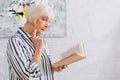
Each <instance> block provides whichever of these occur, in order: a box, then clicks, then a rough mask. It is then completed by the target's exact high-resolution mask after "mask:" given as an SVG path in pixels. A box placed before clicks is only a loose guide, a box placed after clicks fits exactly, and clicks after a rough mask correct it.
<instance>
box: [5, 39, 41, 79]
mask: <svg viewBox="0 0 120 80" xmlns="http://www.w3.org/2000/svg"><path fill="white" fill-rule="evenodd" d="M7 52H8V57H9V60H10V63H11V66H12V67H13V69H14V71H15V72H16V74H17V75H18V76H20V77H22V78H25V79H30V78H38V77H41V71H40V66H39V65H38V64H37V63H35V62H33V61H32V60H30V58H29V57H28V55H27V54H28V52H27V51H26V49H25V47H24V46H23V45H22V44H21V42H20V41H19V39H17V38H11V39H9V41H8V48H7Z"/></svg>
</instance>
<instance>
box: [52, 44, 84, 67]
mask: <svg viewBox="0 0 120 80" xmlns="http://www.w3.org/2000/svg"><path fill="white" fill-rule="evenodd" d="M85 57H86V55H85V50H84V46H83V44H81V43H80V44H78V45H76V46H74V47H73V48H71V49H69V50H67V51H66V52H64V53H62V59H61V60H59V61H57V62H56V63H54V64H53V66H54V67H57V66H63V65H64V64H67V65H69V64H72V63H74V62H77V61H79V60H82V59H84V58H85Z"/></svg>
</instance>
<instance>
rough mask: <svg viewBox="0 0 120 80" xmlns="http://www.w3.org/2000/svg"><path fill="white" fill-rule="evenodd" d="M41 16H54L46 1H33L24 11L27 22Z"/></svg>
mask: <svg viewBox="0 0 120 80" xmlns="http://www.w3.org/2000/svg"><path fill="white" fill-rule="evenodd" d="M41 16H48V17H49V18H50V19H52V18H54V13H53V10H52V8H51V7H50V6H49V5H48V4H47V3H38V4H37V3H33V4H31V5H30V6H29V7H28V9H27V11H26V19H27V22H32V23H34V22H36V20H37V19H38V18H39V17H41Z"/></svg>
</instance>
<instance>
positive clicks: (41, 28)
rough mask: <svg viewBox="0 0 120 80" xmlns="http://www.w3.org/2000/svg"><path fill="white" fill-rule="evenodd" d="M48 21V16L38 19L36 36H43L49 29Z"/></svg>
mask: <svg viewBox="0 0 120 80" xmlns="http://www.w3.org/2000/svg"><path fill="white" fill-rule="evenodd" d="M49 22H50V19H49V17H48V16H42V17H40V18H39V19H38V20H37V22H36V28H37V33H38V34H43V33H44V32H45V31H46V30H47V29H48V27H49Z"/></svg>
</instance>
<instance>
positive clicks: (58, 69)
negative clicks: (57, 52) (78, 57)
mask: <svg viewBox="0 0 120 80" xmlns="http://www.w3.org/2000/svg"><path fill="white" fill-rule="evenodd" d="M67 67H68V65H66V64H65V65H63V66H58V67H52V69H53V72H55V71H56V72H60V71H62V70H63V69H66V68H67Z"/></svg>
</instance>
